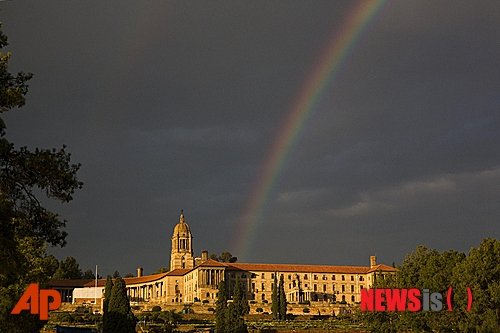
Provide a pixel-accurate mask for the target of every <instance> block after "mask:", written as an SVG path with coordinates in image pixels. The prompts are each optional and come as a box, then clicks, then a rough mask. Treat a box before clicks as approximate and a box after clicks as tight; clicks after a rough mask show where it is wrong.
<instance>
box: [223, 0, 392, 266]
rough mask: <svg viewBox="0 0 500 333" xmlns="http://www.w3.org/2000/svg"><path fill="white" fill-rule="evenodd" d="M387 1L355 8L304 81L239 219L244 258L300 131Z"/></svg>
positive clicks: (365, 0)
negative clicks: (361, 36) (363, 33)
mask: <svg viewBox="0 0 500 333" xmlns="http://www.w3.org/2000/svg"><path fill="white" fill-rule="evenodd" d="M386 2H387V0H360V1H359V2H358V3H357V5H356V6H355V7H354V8H352V9H351V11H350V12H349V15H348V16H347V19H346V20H345V22H344V23H343V25H342V26H341V29H340V30H336V31H335V33H334V34H333V36H332V39H331V41H332V42H331V43H330V44H329V46H328V47H327V48H325V50H324V52H323V53H322V54H321V56H320V57H319V61H318V62H317V64H316V65H315V68H314V69H313V71H311V73H310V75H308V77H307V78H306V79H305V80H304V83H303V85H302V88H301V89H300V91H299V94H298V95H297V98H296V99H295V102H294V103H293V104H292V108H291V110H290V112H289V113H288V115H287V117H286V119H285V121H284V123H283V126H282V127H281V129H280V130H279V131H278V133H279V134H278V136H277V137H276V139H275V141H274V142H273V144H272V146H271V148H270V150H269V152H268V155H267V158H266V159H265V162H264V164H263V166H262V172H261V173H260V175H259V177H258V179H257V182H256V183H255V185H254V186H253V188H252V190H251V192H250V196H249V198H250V199H249V201H248V202H247V204H246V206H245V209H244V210H243V214H242V215H241V218H240V221H239V226H238V227H239V230H238V231H237V232H236V237H235V243H234V244H233V247H232V248H233V249H235V250H234V251H235V253H236V254H237V255H238V256H239V257H241V258H242V259H244V258H245V257H246V256H247V255H248V253H249V250H250V246H251V244H252V242H253V240H254V237H255V231H256V229H257V227H258V225H259V223H261V221H262V215H263V212H264V208H265V206H266V203H267V201H268V199H269V196H270V193H271V191H272V189H273V187H274V184H275V183H276V180H277V179H278V176H279V174H280V171H281V170H282V169H283V166H284V165H285V164H286V161H287V159H288V157H289V155H290V152H291V151H292V150H293V147H294V146H295V145H296V143H297V141H298V138H299V136H300V132H301V131H302V129H303V128H304V125H305V124H306V123H307V120H308V119H309V118H310V117H311V116H312V114H313V113H314V106H315V105H316V103H317V101H318V100H319V98H320V97H321V96H322V95H323V92H324V91H325V90H326V88H327V87H328V85H329V83H330V82H331V81H332V80H334V79H335V77H336V74H337V72H338V70H339V68H340V67H341V65H342V63H343V62H344V60H345V59H346V57H347V55H348V54H350V51H351V50H352V49H353V47H354V46H355V45H356V42H357V41H358V40H359V37H360V35H361V34H362V32H363V31H365V30H366V27H367V26H368V25H369V24H370V23H371V22H372V21H373V19H374V18H375V17H376V15H377V13H379V12H381V9H382V8H383V7H384V5H385V3H386Z"/></svg>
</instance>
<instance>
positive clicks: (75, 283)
mask: <svg viewBox="0 0 500 333" xmlns="http://www.w3.org/2000/svg"><path fill="white" fill-rule="evenodd" d="M92 281H95V280H90V279H80V280H50V281H49V282H48V283H47V285H48V286H49V287H52V288H57V287H61V288H78V287H83V286H85V285H86V284H87V283H89V282H92Z"/></svg>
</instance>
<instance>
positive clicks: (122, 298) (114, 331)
mask: <svg viewBox="0 0 500 333" xmlns="http://www.w3.org/2000/svg"><path fill="white" fill-rule="evenodd" d="M105 316H106V317H107V318H106V320H105V322H106V327H103V329H104V331H105V332H107V333H108V332H109V333H134V332H135V325H136V323H137V319H136V318H135V316H134V314H133V313H132V310H131V308H130V302H129V299H128V297H127V288H126V286H125V281H123V279H122V278H120V277H119V278H117V279H116V280H115V282H114V284H113V288H112V290H111V297H110V299H109V303H108V311H107V313H106V314H105Z"/></svg>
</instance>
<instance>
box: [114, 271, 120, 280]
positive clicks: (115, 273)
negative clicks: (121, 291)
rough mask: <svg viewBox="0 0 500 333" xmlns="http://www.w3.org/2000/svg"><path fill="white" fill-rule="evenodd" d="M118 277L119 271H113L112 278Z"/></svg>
mask: <svg viewBox="0 0 500 333" xmlns="http://www.w3.org/2000/svg"><path fill="white" fill-rule="evenodd" d="M119 277H120V272H118V271H115V272H114V273H113V279H116V278H119Z"/></svg>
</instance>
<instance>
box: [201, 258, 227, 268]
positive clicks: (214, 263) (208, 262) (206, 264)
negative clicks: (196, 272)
mask: <svg viewBox="0 0 500 333" xmlns="http://www.w3.org/2000/svg"><path fill="white" fill-rule="evenodd" d="M227 265H228V264H226V263H223V262H219V261H216V260H213V259H208V260H205V261H204V262H202V263H201V264H199V265H198V266H196V267H227Z"/></svg>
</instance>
